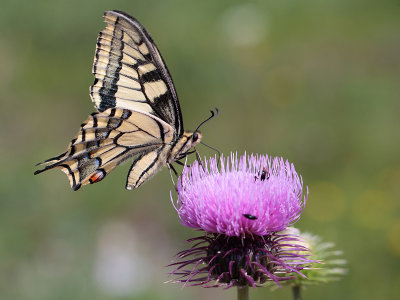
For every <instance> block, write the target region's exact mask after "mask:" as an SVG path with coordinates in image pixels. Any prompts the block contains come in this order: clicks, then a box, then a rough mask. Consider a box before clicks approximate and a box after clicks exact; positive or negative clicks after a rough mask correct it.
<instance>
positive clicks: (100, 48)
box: [90, 11, 183, 136]
mask: <svg viewBox="0 0 400 300" xmlns="http://www.w3.org/2000/svg"><path fill="white" fill-rule="evenodd" d="M104 17H105V22H106V23H107V25H106V28H105V29H104V30H102V31H101V32H100V34H99V37H98V39H97V45H96V52H95V57H94V63H93V70H92V71H93V74H94V75H95V81H94V84H93V85H92V86H91V87H90V95H91V97H92V101H93V102H94V104H95V106H96V108H97V109H98V110H99V111H104V110H106V109H108V108H125V109H132V110H139V111H143V112H148V113H151V114H153V115H155V116H157V117H158V118H160V119H162V120H163V121H165V122H167V123H168V124H170V125H171V126H172V127H174V128H175V131H176V134H177V136H179V135H181V134H182V133H183V122H182V114H181V111H180V107H179V102H178V98H177V95H176V91H175V87H174V84H173V82H172V79H171V76H170V74H169V71H168V69H167V67H166V65H165V63H164V60H163V58H162V57H161V55H160V52H159V51H158V49H157V46H156V45H155V44H154V42H153V40H152V38H151V37H150V35H149V34H148V33H147V31H146V30H145V29H144V27H143V25H141V24H140V23H139V21H137V20H136V19H135V18H133V17H131V16H129V15H127V14H125V13H123V12H120V11H108V12H105V14H104Z"/></svg>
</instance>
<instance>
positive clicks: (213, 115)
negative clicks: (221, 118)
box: [194, 108, 219, 132]
mask: <svg viewBox="0 0 400 300" xmlns="http://www.w3.org/2000/svg"><path fill="white" fill-rule="evenodd" d="M210 112H211V116H210V117H208V118H207V119H206V120H204V121H203V122H201V123H200V125H199V126H197V128H196V130H195V131H194V132H196V131H198V130H199V129H200V127H201V126H203V125H204V124H205V123H206V122H208V121H210V120H211V119H212V118H214V117H216V116H218V115H219V109H218V108H215V112H214V111H213V110H210Z"/></svg>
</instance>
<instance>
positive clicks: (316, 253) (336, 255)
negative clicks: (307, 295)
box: [281, 227, 347, 287]
mask: <svg viewBox="0 0 400 300" xmlns="http://www.w3.org/2000/svg"><path fill="white" fill-rule="evenodd" d="M281 233H282V234H290V235H295V236H299V237H300V239H298V240H297V241H296V243H297V244H298V245H301V246H304V247H306V248H307V249H309V251H308V254H309V255H310V258H311V259H313V260H314V263H312V264H310V265H309V266H308V267H307V268H304V269H303V270H302V271H301V273H302V274H304V275H305V276H306V277H301V276H300V277H297V278H296V279H295V280H292V281H290V282H285V284H289V285H291V286H299V287H304V286H306V285H311V284H319V283H327V282H331V281H337V280H340V279H341V277H342V276H344V275H345V274H346V273H347V269H346V264H347V262H346V260H345V259H343V258H342V255H343V252H342V251H340V250H335V249H334V247H335V244H334V243H331V242H323V241H322V239H321V238H320V237H319V236H317V235H312V234H310V233H308V232H300V230H298V229H297V228H294V227H288V228H286V229H285V230H284V231H283V232H281ZM299 254H301V253H299ZM317 263H318V264H317Z"/></svg>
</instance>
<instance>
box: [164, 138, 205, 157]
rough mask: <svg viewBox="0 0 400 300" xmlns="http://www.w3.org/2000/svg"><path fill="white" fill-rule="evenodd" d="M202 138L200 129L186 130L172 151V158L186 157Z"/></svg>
mask: <svg viewBox="0 0 400 300" xmlns="http://www.w3.org/2000/svg"><path fill="white" fill-rule="evenodd" d="M201 138H202V135H201V133H200V132H198V131H195V132H190V131H185V132H184V133H183V134H182V136H181V137H180V138H179V140H178V142H177V143H176V144H175V146H174V147H173V149H172V151H171V158H172V160H179V159H181V158H184V157H186V156H187V155H188V154H189V152H190V149H192V148H193V147H194V146H196V145H197V144H198V143H200V141H201Z"/></svg>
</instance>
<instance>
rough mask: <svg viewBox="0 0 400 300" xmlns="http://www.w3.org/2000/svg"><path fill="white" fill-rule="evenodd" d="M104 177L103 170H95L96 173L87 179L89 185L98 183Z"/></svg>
mask: <svg viewBox="0 0 400 300" xmlns="http://www.w3.org/2000/svg"><path fill="white" fill-rule="evenodd" d="M105 176H106V172H104V170H97V171H96V173H94V174H93V175H92V176H91V177H90V178H89V182H90V184H93V183H96V182H99V181H100V180H102V179H103V178H104V177H105Z"/></svg>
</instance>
